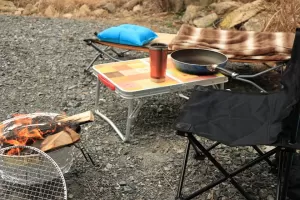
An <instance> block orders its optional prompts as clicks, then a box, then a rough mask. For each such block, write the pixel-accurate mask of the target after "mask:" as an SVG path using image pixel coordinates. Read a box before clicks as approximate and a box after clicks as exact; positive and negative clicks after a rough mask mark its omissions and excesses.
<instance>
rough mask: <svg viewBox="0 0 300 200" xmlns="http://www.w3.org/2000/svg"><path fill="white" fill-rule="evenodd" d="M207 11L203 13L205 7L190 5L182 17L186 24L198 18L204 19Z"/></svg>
mask: <svg viewBox="0 0 300 200" xmlns="http://www.w3.org/2000/svg"><path fill="white" fill-rule="evenodd" d="M205 14H206V13H205V11H203V7H202V6H195V5H189V6H188V7H187V8H186V11H185V13H184V15H183V17H182V21H183V22H184V23H188V22H190V21H192V20H193V19H195V18H197V17H203V16H205Z"/></svg>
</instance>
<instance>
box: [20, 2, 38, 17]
mask: <svg viewBox="0 0 300 200" xmlns="http://www.w3.org/2000/svg"><path fill="white" fill-rule="evenodd" d="M37 11H38V8H37V7H36V6H34V5H32V4H27V5H26V6H25V8H24V11H23V14H24V15H32V14H34V13H36V12H37Z"/></svg>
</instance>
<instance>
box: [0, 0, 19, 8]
mask: <svg viewBox="0 0 300 200" xmlns="http://www.w3.org/2000/svg"><path fill="white" fill-rule="evenodd" d="M0 6H6V7H11V8H16V6H15V4H14V3H13V2H11V1H3V0H0Z"/></svg>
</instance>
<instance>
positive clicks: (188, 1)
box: [184, 0, 213, 6]
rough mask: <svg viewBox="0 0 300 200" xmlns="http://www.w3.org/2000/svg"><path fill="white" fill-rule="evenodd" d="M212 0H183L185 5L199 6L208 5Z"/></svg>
mask: <svg viewBox="0 0 300 200" xmlns="http://www.w3.org/2000/svg"><path fill="white" fill-rule="evenodd" d="M212 2H213V0H201V1H199V0H184V4H185V5H200V6H208V5H209V4H211V3H212Z"/></svg>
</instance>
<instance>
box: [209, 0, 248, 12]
mask: <svg viewBox="0 0 300 200" xmlns="http://www.w3.org/2000/svg"><path fill="white" fill-rule="evenodd" d="M241 5H242V3H240V2H236V1H227V2H220V3H213V4H211V5H210V7H211V8H212V9H213V10H214V11H215V12H216V13H217V14H218V15H224V14H225V13H227V12H231V11H233V10H234V9H236V8H238V7H240V6H241Z"/></svg>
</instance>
